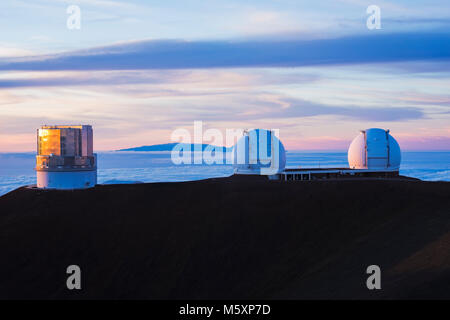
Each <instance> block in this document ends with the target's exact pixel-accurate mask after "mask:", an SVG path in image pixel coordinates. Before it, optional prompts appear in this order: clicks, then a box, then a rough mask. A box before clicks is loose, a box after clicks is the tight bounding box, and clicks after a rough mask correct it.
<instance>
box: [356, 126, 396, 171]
mask: <svg viewBox="0 0 450 320" xmlns="http://www.w3.org/2000/svg"><path fill="white" fill-rule="evenodd" d="M400 161H401V152H400V146H399V145H398V143H397V141H396V140H395V139H394V138H393V137H392V136H391V135H390V134H389V130H384V129H379V128H371V129H367V130H363V131H361V132H360V134H359V135H358V136H357V137H356V138H355V139H353V141H352V143H351V144H350V147H349V148H348V164H349V166H350V168H352V169H370V170H398V169H399V168H400Z"/></svg>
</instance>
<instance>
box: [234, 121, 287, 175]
mask: <svg viewBox="0 0 450 320" xmlns="http://www.w3.org/2000/svg"><path fill="white" fill-rule="evenodd" d="M285 166H286V151H285V149H284V146H283V144H282V143H281V141H280V140H279V139H278V138H277V137H276V136H275V133H274V132H273V131H269V130H265V129H254V130H251V131H248V132H247V131H244V136H243V137H241V138H240V139H239V140H238V142H237V143H236V144H235V145H234V147H233V168H234V172H235V174H258V175H273V174H277V173H280V172H281V171H283V170H284V168H285Z"/></svg>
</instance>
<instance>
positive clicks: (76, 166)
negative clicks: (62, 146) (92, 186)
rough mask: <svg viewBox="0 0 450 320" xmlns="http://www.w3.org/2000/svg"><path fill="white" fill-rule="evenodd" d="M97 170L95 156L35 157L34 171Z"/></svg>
mask: <svg viewBox="0 0 450 320" xmlns="http://www.w3.org/2000/svg"><path fill="white" fill-rule="evenodd" d="M96 168H97V155H96V154H94V155H93V156H86V157H84V156H70V157H65V156H55V155H46V156H42V155H37V156H36V170H56V171H58V170H61V171H64V170H69V171H70V170H94V169H96Z"/></svg>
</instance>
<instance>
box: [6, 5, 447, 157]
mask: <svg viewBox="0 0 450 320" xmlns="http://www.w3.org/2000/svg"><path fill="white" fill-rule="evenodd" d="M72 4H75V5H78V6H79V7H80V9H81V29H80V30H68V29H67V27H66V20H67V18H68V16H69V15H68V14H67V13H66V9H67V7H68V6H69V5H72ZM373 4H374V5H377V6H379V7H380V9H381V29H379V30H369V29H368V28H367V27H366V19H367V17H368V16H369V15H368V14H367V13H366V8H367V7H368V6H369V5H373ZM449 27H450V2H448V1H356V0H341V1H298V0H292V1H291V0H273V1H242V0H241V1H189V0H186V1H115V0H92V1H87V0H83V1H76V0H67V1H65V0H60V1H58V0H53V1H51V0H34V1H25V0H22V1H19V0H17V1H14V0H6V1H1V2H0V30H1V31H0V151H29V150H33V149H34V142H35V141H34V140H35V137H34V132H35V131H34V130H35V128H37V127H38V126H39V125H41V124H43V123H58V124H59V123H73V122H76V123H79V122H83V123H85V122H86V123H91V124H93V125H94V129H95V132H96V148H97V149H100V150H106V149H118V148H123V147H129V146H133V145H141V144H152V143H165V142H168V141H169V140H170V133H171V132H172V131H173V130H175V129H177V128H180V127H186V128H188V129H189V128H191V127H192V125H193V121H194V120H203V121H204V122H205V125H206V126H207V127H211V128H218V129H221V130H224V129H226V128H253V127H268V128H279V129H280V135H281V138H282V140H283V142H284V143H285V144H286V145H287V147H288V148H290V149H327V148H330V149H345V148H346V147H347V146H348V144H349V142H350V141H351V139H352V138H353V136H355V135H356V134H357V133H358V130H359V129H363V128H366V127H383V128H390V129H391V132H392V134H393V135H394V136H395V137H396V138H397V139H398V140H399V142H400V145H401V146H402V148H404V149H441V150H442V149H445V150H448V149H450V125H449V123H450V122H449V119H450V93H449V90H448V88H450V31H449V30H450V29H449Z"/></svg>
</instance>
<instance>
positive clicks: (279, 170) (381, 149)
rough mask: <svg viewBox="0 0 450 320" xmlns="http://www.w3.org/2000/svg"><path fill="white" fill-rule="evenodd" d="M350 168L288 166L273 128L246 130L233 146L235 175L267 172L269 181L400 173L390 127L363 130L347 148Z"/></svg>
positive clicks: (399, 152) (396, 145) (396, 174)
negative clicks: (270, 129)
mask: <svg viewBox="0 0 450 320" xmlns="http://www.w3.org/2000/svg"><path fill="white" fill-rule="evenodd" d="M347 157H348V164H349V166H348V167H347V168H344V167H341V168H303V167H291V168H286V167H285V165H286V151H285V149H284V146H283V144H282V143H281V142H280V140H279V139H278V138H277V137H275V135H274V134H273V132H272V131H268V130H264V129H255V130H251V131H249V132H244V136H243V137H242V138H240V139H239V140H238V142H237V143H236V145H235V146H234V148H233V167H234V173H235V174H253V175H267V176H268V178H269V179H270V180H282V181H287V180H322V179H342V178H352V177H371V178H385V177H396V176H398V175H399V170H400V162H401V151H400V146H399V145H398V143H397V141H396V140H395V139H394V137H392V136H391V135H390V133H389V130H384V129H379V128H370V129H366V130H362V131H361V132H360V134H359V135H358V136H357V137H356V138H355V139H353V141H352V143H351V144H350V147H349V149H348V154H347Z"/></svg>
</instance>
